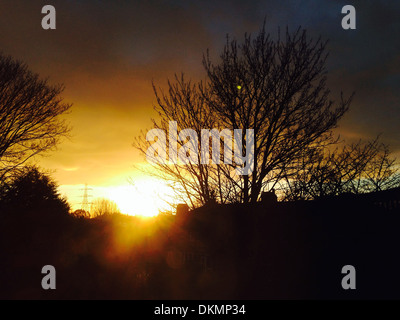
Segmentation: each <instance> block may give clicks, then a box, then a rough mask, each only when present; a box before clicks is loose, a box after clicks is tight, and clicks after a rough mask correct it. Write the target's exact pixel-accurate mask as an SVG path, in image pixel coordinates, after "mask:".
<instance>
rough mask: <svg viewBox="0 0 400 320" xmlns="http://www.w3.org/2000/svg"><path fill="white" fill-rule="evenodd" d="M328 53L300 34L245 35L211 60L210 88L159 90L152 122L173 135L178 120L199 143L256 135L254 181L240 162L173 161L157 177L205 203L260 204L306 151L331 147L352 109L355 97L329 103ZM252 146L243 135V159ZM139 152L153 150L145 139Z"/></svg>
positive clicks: (183, 85)
mask: <svg viewBox="0 0 400 320" xmlns="http://www.w3.org/2000/svg"><path fill="white" fill-rule="evenodd" d="M325 47H326V43H323V42H322V41H321V40H320V39H318V40H315V41H314V40H312V39H311V40H310V39H308V38H307V35H306V32H305V31H304V30H301V29H298V30H297V31H296V32H294V33H293V34H290V33H289V32H288V31H286V35H285V37H284V39H281V37H280V35H279V34H278V39H277V40H273V39H271V37H270V35H267V33H266V31H265V26H264V27H263V28H262V29H261V31H260V32H259V34H258V35H257V36H256V37H255V38H254V39H253V38H252V37H251V36H250V35H245V39H244V42H243V43H242V44H238V43H237V42H236V40H232V41H230V40H229V38H228V40H227V44H226V45H225V48H224V51H223V53H222V54H221V57H220V58H221V59H220V61H219V62H218V63H217V64H214V63H212V61H211V58H210V55H209V54H208V53H207V54H206V55H205V56H204V59H203V65H204V67H205V69H206V73H207V79H206V80H205V81H204V82H200V83H197V84H191V83H190V82H185V81H184V79H183V77H181V78H179V77H176V78H175V83H171V82H169V86H168V91H167V93H164V92H162V91H161V94H160V93H159V90H156V89H155V88H154V90H155V93H156V97H157V105H156V106H155V109H156V111H158V114H159V116H160V119H161V120H160V121H154V125H155V127H156V128H160V129H162V130H165V131H167V129H168V123H169V122H170V121H176V123H177V127H178V128H180V129H184V128H191V129H194V130H195V132H196V133H197V135H198V136H199V137H200V136H201V129H212V128H216V129H217V130H219V132H221V130H223V129H225V128H226V129H229V130H234V129H242V130H243V131H244V130H246V129H254V134H255V148H254V159H255V161H254V162H255V163H254V170H253V171H252V173H251V174H249V175H242V176H240V175H237V174H234V172H233V169H234V168H235V167H237V166H238V163H236V162H235V161H233V162H232V163H231V164H229V163H228V164H226V163H221V162H220V163H219V164H216V165H212V164H208V165H203V164H200V162H199V161H198V162H197V163H195V162H194V163H189V164H183V165H176V164H173V165H171V163H170V162H168V161H167V162H165V163H162V164H157V165H156V166H157V167H158V169H159V170H158V173H160V174H161V175H162V176H163V177H164V178H166V179H169V180H170V181H172V182H173V183H174V185H175V188H176V190H179V191H184V194H185V195H186V196H189V197H191V198H195V199H196V198H197V199H196V200H198V202H200V203H205V202H207V201H208V200H210V199H212V198H216V199H217V200H219V201H220V202H235V201H238V202H254V201H257V200H258V198H259V196H260V194H261V192H262V190H263V188H265V187H266V186H269V185H271V184H276V183H277V182H278V181H280V180H281V179H283V176H284V174H286V172H287V169H288V168H289V167H290V166H292V165H293V164H294V163H296V161H297V160H298V159H300V158H301V156H302V152H303V151H304V150H305V149H307V148H310V147H311V146H316V145H318V146H320V147H322V146H325V145H328V144H330V143H332V141H333V140H332V131H331V130H332V129H333V128H334V127H335V126H336V125H337V122H338V120H339V119H340V118H341V117H342V116H343V114H344V113H345V112H346V111H347V110H348V107H349V104H350V101H351V98H352V96H351V97H350V98H348V99H344V98H343V95H342V96H341V101H339V102H338V103H337V104H335V103H334V102H333V101H332V100H330V98H329V95H330V91H329V89H328V88H327V87H326V69H325V62H326V58H327V54H326V53H325ZM211 138H212V137H211ZM167 139H168V137H167ZM219 139H220V140H221V145H222V142H223V139H222V138H220V137H219ZM246 139H248V137H247V136H246V135H243V136H242V141H241V144H242V146H243V148H244V149H243V150H242V152H243V153H244V154H246V151H247V150H246V149H245V146H246ZM188 142H189V143H190V141H181V142H179V146H181V147H182V146H184V145H185V144H186V143H188ZM167 144H168V143H167ZM134 145H135V146H136V147H138V148H139V150H141V151H142V152H143V153H145V151H146V149H147V148H146V147H148V146H149V145H150V143H149V142H148V141H146V139H145V135H144V134H142V136H141V137H139V139H137V141H136V143H135V144H134ZM195 148H197V149H198V150H200V148H199V146H198V145H195ZM165 151H167V150H165ZM197 154H198V155H200V154H201V152H198V153H197ZM221 157H222V155H221ZM171 177H172V179H171ZM178 186H179V187H180V188H178Z"/></svg>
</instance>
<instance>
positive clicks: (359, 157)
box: [280, 139, 400, 200]
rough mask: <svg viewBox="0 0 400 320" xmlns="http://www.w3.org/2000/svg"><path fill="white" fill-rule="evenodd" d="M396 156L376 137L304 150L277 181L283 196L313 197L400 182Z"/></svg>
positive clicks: (358, 190) (354, 191) (376, 189)
mask: <svg viewBox="0 0 400 320" xmlns="http://www.w3.org/2000/svg"><path fill="white" fill-rule="evenodd" d="M397 171H398V169H397V168H396V163H395V158H393V157H392V156H391V155H390V151H389V148H388V147H387V146H386V145H384V144H382V143H379V141H378V139H375V140H373V141H370V142H362V141H359V142H357V143H353V144H350V145H347V144H344V145H343V146H341V147H340V148H339V147H336V148H334V149H332V148H331V149H329V148H325V149H324V148H316V149H313V150H308V151H305V152H303V156H302V157H301V158H300V159H299V160H298V161H297V163H296V165H294V166H293V167H291V168H290V169H289V170H288V171H287V174H286V175H285V179H283V180H282V181H281V183H280V185H281V189H282V191H283V198H284V199H285V200H312V199H316V198H320V197H324V196H332V195H339V194H343V193H353V194H360V193H366V192H372V191H381V190H385V189H390V188H394V187H398V186H400V179H399V174H398V173H397Z"/></svg>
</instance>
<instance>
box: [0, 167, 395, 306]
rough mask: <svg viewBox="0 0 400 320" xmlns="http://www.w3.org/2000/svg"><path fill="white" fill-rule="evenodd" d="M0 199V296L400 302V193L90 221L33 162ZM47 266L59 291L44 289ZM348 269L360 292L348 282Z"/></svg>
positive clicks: (110, 216) (108, 216) (212, 204)
mask: <svg viewBox="0 0 400 320" xmlns="http://www.w3.org/2000/svg"><path fill="white" fill-rule="evenodd" d="M388 192H389V191H388ZM1 195H2V196H1V198H0V252H1V261H2V268H1V271H2V272H1V273H0V283H1V289H0V298H2V299H321V298H328V299H329V298H335V299H336V298H340V299H352V298H357V299H358V298H399V292H400V291H399V290H398V288H399V285H400V276H399V274H398V272H397V270H398V268H399V267H400V261H399V259H398V257H397V254H396V252H397V245H398V243H399V240H400V239H399V234H398V232H397V228H398V224H399V219H400V215H399V211H400V206H399V204H400V189H392V190H391V191H390V192H389V193H388V194H385V193H384V194H383V195H382V193H379V192H378V193H370V194H367V195H346V194H344V195H342V196H339V197H337V196H334V197H331V198H324V199H319V200H314V201H292V202H276V201H274V200H273V198H271V197H265V198H264V201H260V202H257V203H254V204H229V205H220V204H217V203H215V202H210V203H208V204H207V205H205V206H203V207H200V208H197V209H195V210H192V211H189V210H188V208H187V207H186V208H184V207H182V206H180V209H179V211H178V214H177V215H168V214H164V215H160V216H158V217H154V218H139V217H132V216H125V215H121V214H104V215H101V216H98V217H96V218H92V219H88V218H83V217H80V218H77V217H73V216H72V215H70V214H69V213H68V212H69V211H68V205H67V204H66V202H65V200H64V199H62V197H60V195H59V194H58V193H57V189H56V184H55V183H54V182H53V181H52V179H51V178H50V177H49V175H48V174H46V173H43V172H40V170H38V168H36V167H33V168H32V167H31V168H29V169H26V170H23V171H21V173H20V174H19V175H17V176H16V177H15V178H14V180H13V182H12V183H11V184H10V185H8V186H6V187H5V188H2V193H1ZM385 203H390V206H389V205H385ZM11 204H12V205H11ZM17 204H18V207H17ZM48 264H50V265H53V266H54V267H55V268H56V271H57V273H56V274H57V277H56V281H57V288H56V289H55V290H44V289H42V287H41V279H42V277H43V276H44V275H42V274H41V268H42V267H43V266H44V265H48ZM348 264H350V265H353V266H355V268H356V270H357V289H356V290H354V291H346V290H343V289H342V287H341V279H342V277H343V276H344V275H343V274H341V268H342V267H343V266H344V265H348Z"/></svg>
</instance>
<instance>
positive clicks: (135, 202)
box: [105, 178, 172, 217]
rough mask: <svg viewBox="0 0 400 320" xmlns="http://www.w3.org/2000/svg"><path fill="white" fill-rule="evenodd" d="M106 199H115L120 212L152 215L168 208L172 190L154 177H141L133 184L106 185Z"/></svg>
mask: <svg viewBox="0 0 400 320" xmlns="http://www.w3.org/2000/svg"><path fill="white" fill-rule="evenodd" d="M105 193H106V196H107V198H108V199H110V200H112V201H115V203H116V204H117V205H118V207H119V209H120V211H121V213H124V214H129V215H137V216H144V217H153V216H156V215H158V213H159V212H160V211H162V210H167V209H168V207H169V206H168V204H167V203H166V201H165V200H168V199H170V198H171V196H172V191H171V190H170V189H169V188H168V186H167V185H166V183H165V182H163V181H162V180H158V179H154V178H141V179H138V180H136V181H135V182H134V183H133V184H126V185H120V186H112V187H108V188H106V190H105Z"/></svg>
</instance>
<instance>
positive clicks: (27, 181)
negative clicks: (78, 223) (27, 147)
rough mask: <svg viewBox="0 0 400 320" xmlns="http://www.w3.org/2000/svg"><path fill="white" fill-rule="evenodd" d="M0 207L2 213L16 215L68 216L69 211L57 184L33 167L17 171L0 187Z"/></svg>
mask: <svg viewBox="0 0 400 320" xmlns="http://www.w3.org/2000/svg"><path fill="white" fill-rule="evenodd" d="M0 206H1V210H0V211H2V213H3V212H12V213H17V214H23V213H29V212H35V213H42V214H68V213H69V210H70V207H69V204H68V202H67V201H66V199H64V198H63V197H61V196H60V194H59V192H58V190H57V184H56V183H55V182H54V181H53V180H52V179H51V177H50V176H49V175H48V174H47V173H44V172H41V171H40V170H39V169H38V168H37V167H35V166H28V167H24V168H22V169H19V170H18V173H15V174H14V176H13V177H12V178H10V181H9V182H8V183H3V184H2V185H1V199H0Z"/></svg>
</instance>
